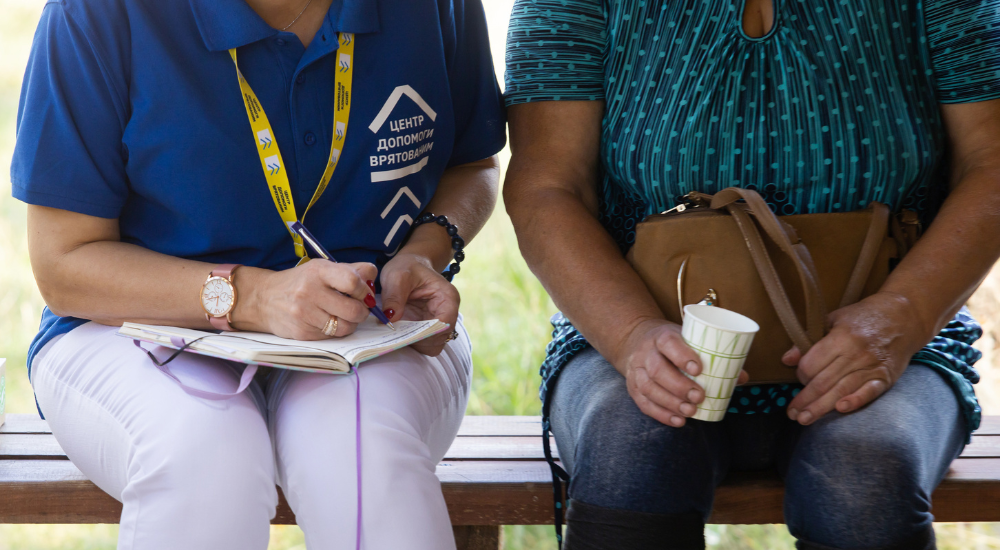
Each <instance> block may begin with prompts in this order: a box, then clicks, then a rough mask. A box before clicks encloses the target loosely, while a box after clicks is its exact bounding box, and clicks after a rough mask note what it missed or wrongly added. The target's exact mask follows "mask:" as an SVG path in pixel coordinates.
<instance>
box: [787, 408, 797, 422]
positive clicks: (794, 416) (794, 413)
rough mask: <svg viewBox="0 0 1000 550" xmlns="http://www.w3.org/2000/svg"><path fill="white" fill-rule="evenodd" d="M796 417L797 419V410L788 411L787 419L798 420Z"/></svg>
mask: <svg viewBox="0 0 1000 550" xmlns="http://www.w3.org/2000/svg"><path fill="white" fill-rule="evenodd" d="M798 417H799V410H798V409H788V418H791V419H792V420H796V419H798Z"/></svg>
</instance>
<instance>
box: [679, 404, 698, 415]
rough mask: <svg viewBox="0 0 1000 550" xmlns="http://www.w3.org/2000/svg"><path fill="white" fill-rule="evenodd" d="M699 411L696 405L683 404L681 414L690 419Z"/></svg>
mask: <svg viewBox="0 0 1000 550" xmlns="http://www.w3.org/2000/svg"><path fill="white" fill-rule="evenodd" d="M697 410H698V409H697V408H696V407H695V406H694V405H692V404H691V403H681V412H682V413H684V416H688V417H690V416H694V413H695V412H696V411H697Z"/></svg>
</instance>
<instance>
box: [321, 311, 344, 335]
mask: <svg viewBox="0 0 1000 550" xmlns="http://www.w3.org/2000/svg"><path fill="white" fill-rule="evenodd" d="M338 324H340V321H339V320H338V319H337V316H336V315H331V316H330V320H329V321H327V322H326V324H325V325H323V334H325V335H327V336H333V335H334V334H336V333H337V325H338Z"/></svg>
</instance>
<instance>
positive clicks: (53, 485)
mask: <svg viewBox="0 0 1000 550" xmlns="http://www.w3.org/2000/svg"><path fill="white" fill-rule="evenodd" d="M7 418H8V421H7V424H6V425H5V426H3V428H2V429H0V433H2V436H0V494H3V498H0V523H113V522H116V521H117V520H118V517H119V515H120V512H121V506H120V504H119V503H118V502H116V501H115V500H114V499H112V498H111V497H109V496H108V495H106V494H104V493H103V492H102V491H101V490H100V489H98V488H97V487H96V486H95V485H93V483H91V482H90V481H88V480H87V479H86V478H85V477H84V476H83V474H82V473H81V472H80V471H79V470H78V469H77V468H76V466H74V465H73V464H72V463H71V462H69V461H68V460H66V459H65V455H64V454H63V452H62V449H61V448H59V445H58V443H57V442H56V441H55V438H54V437H52V436H51V434H48V427H47V424H46V423H45V422H44V421H42V420H40V419H38V417H37V416H34V415H8V417H7ZM539 434H540V425H539V420H538V418H537V417H467V418H466V422H465V424H463V428H462V432H460V437H459V438H457V439H456V441H455V443H454V445H453V446H452V449H451V450H450V451H449V453H448V456H447V458H446V459H445V461H444V462H442V463H441V464H440V465H439V466H438V468H437V475H438V478H439V479H440V480H441V483H442V488H443V490H444V495H445V500H446V502H447V504H448V509H449V513H450V514H451V519H452V522H453V524H455V525H531V524H544V523H551V521H552V486H551V481H550V472H549V469H548V466H547V465H546V464H545V463H544V462H543V461H542V460H541V456H542V453H541V446H540V445H539V444H538V437H539ZM988 434H993V435H988ZM783 491H784V488H783V485H782V483H781V481H780V480H779V479H778V478H777V476H775V475H774V474H773V473H767V472H756V473H734V474H733V475H731V476H730V477H729V478H727V480H726V481H725V483H724V484H723V485H722V486H721V487H719V489H718V490H717V492H716V499H715V511H714V513H713V515H712V517H711V520H710V521H711V522H712V523H780V522H781V521H782V502H783ZM279 493H280V491H279ZM934 513H935V515H936V519H937V520H938V521H1000V419H998V418H997V417H985V418H984V422H983V429H982V430H980V431H979V432H977V435H976V436H975V437H974V438H973V443H972V445H970V446H968V447H967V448H966V450H965V452H964V453H963V458H960V459H959V460H956V461H955V462H954V463H953V464H952V467H951V470H950V471H949V473H948V476H947V478H946V479H945V481H944V482H943V483H942V484H941V486H940V487H939V488H938V490H937V491H936V492H935V493H934ZM294 519H295V518H294V516H293V515H292V513H291V511H290V510H289V509H288V506H287V504H286V503H285V501H284V499H283V498H282V499H281V501H280V504H279V508H278V511H277V516H276V517H275V520H274V522H275V523H291V522H294Z"/></svg>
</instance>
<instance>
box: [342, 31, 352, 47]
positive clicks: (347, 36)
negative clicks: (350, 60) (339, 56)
mask: <svg viewBox="0 0 1000 550" xmlns="http://www.w3.org/2000/svg"><path fill="white" fill-rule="evenodd" d="M341 36H343V37H344V39H343V40H341V42H340V43H341V44H343V45H345V46H347V45H349V44H350V43H351V39H353V38H354V35H353V34H351V33H349V32H345V33H344V34H342V35H341Z"/></svg>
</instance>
